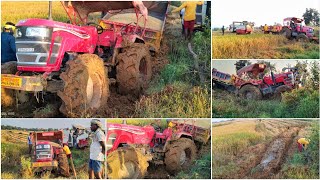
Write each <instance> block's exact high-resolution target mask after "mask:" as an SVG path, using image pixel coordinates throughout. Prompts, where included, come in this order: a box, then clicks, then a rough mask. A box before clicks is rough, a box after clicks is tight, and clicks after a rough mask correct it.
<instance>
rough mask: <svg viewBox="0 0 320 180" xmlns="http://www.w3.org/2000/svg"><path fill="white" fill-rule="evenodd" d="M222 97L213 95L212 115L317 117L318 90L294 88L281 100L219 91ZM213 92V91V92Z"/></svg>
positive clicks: (230, 116) (231, 116)
mask: <svg viewBox="0 0 320 180" xmlns="http://www.w3.org/2000/svg"><path fill="white" fill-rule="evenodd" d="M216 92H217V93H218V94H220V93H222V94H223V98H221V97H216V96H215V95H213V103H212V111H213V117H225V118H235V117H237V118H318V117H319V92H318V91H317V90H311V89H296V90H293V91H292V92H289V93H285V94H284V95H283V97H282V101H281V102H279V101H276V100H260V101H253V100H246V99H242V98H239V97H235V96H234V95H233V94H229V93H226V92H220V90H216ZM214 93H215V92H214Z"/></svg>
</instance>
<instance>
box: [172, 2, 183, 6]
mask: <svg viewBox="0 0 320 180" xmlns="http://www.w3.org/2000/svg"><path fill="white" fill-rule="evenodd" d="M170 4H171V5H172V6H176V7H179V6H181V4H182V2H181V1H171V2H170Z"/></svg>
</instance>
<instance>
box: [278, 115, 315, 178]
mask: <svg viewBox="0 0 320 180" xmlns="http://www.w3.org/2000/svg"><path fill="white" fill-rule="evenodd" d="M319 131H320V130H319V123H318V121H316V122H314V123H313V125H312V128H311V131H310V132H309V133H310V135H309V137H308V138H309V139H310V144H309V146H308V148H307V149H306V150H305V151H304V152H295V153H294V154H293V155H292V156H291V157H289V158H288V160H287V162H286V163H285V164H284V168H283V169H282V173H281V174H282V177H281V178H285V179H318V178H319Z"/></svg>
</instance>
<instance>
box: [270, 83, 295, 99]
mask: <svg viewBox="0 0 320 180" xmlns="http://www.w3.org/2000/svg"><path fill="white" fill-rule="evenodd" d="M291 90H292V88H291V87H289V86H286V85H282V86H279V87H277V88H276V90H275V91H274V94H273V99H275V100H279V101H281V100H282V93H285V92H289V91H291Z"/></svg>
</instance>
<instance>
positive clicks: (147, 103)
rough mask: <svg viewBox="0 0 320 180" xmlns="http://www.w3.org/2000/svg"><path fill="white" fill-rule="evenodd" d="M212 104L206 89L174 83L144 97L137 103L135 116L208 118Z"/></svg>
mask: <svg viewBox="0 0 320 180" xmlns="http://www.w3.org/2000/svg"><path fill="white" fill-rule="evenodd" d="M210 104H211V102H210V94H209V92H208V91H207V90H206V89H203V88H201V87H193V88H191V87H190V86H189V85H186V84H182V83H174V84H173V85H171V86H166V88H165V89H164V90H162V91H161V92H160V93H156V94H152V95H151V96H149V97H142V98H141V99H140V101H139V102H138V103H136V108H135V109H136V112H135V117H145V118H156V117H157V118H160V117H177V118H178V117H184V118H190V117H194V118H205V117H206V118H207V117H210Z"/></svg>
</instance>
